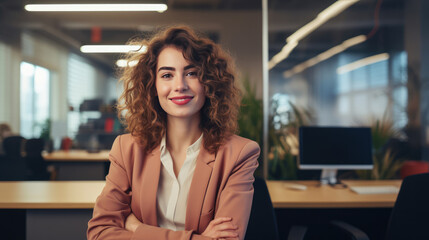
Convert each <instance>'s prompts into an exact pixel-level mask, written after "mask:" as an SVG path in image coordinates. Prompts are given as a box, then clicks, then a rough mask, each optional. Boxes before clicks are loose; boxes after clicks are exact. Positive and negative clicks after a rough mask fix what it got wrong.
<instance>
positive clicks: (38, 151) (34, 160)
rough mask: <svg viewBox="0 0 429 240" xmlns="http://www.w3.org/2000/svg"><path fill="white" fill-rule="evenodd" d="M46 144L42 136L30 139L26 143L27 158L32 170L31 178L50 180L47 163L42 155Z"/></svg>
mask: <svg viewBox="0 0 429 240" xmlns="http://www.w3.org/2000/svg"><path fill="white" fill-rule="evenodd" d="M44 146H45V141H44V140H43V139H40V138H33V139H28V140H27V141H26V143H25V152H26V157H25V160H26V163H27V167H28V168H29V170H30V176H29V180H49V173H48V172H47V170H46V165H47V164H46V162H45V160H44V159H43V156H42V151H43V148H44Z"/></svg>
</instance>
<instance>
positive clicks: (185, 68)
mask: <svg viewBox="0 0 429 240" xmlns="http://www.w3.org/2000/svg"><path fill="white" fill-rule="evenodd" d="M194 67H195V66H194V65H192V64H189V65H188V66H186V67H184V68H183V70H188V69H190V68H194Z"/></svg>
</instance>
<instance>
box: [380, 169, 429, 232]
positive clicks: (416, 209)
mask: <svg viewBox="0 0 429 240" xmlns="http://www.w3.org/2000/svg"><path fill="white" fill-rule="evenodd" d="M428 187H429V173H424V174H418V175H412V176H408V177H406V178H405V179H404V180H403V183H402V187H401V190H400V191H399V195H398V199H397V200H396V203H395V207H394V208H393V211H392V215H391V217H390V222H389V226H388V228H387V238H386V239H388V240H397V239H429V231H428V226H429V204H428V203H429V191H428V189H429V188H428Z"/></svg>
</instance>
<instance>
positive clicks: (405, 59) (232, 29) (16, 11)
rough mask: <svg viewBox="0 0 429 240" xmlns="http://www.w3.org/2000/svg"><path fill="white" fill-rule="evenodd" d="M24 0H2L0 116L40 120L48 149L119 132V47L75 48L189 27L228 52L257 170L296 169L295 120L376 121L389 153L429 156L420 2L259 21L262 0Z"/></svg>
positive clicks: (428, 6)
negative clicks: (64, 5)
mask: <svg viewBox="0 0 429 240" xmlns="http://www.w3.org/2000/svg"><path fill="white" fill-rule="evenodd" d="M97 1H98V0H97ZM27 2H38V1H24V0H0V122H5V123H8V124H10V125H11V127H12V130H13V132H15V133H17V134H20V135H22V136H24V137H25V138H37V137H40V136H41V134H43V132H44V127H46V124H47V120H49V122H50V138H51V139H52V140H53V142H54V148H59V146H60V141H61V139H62V138H64V137H70V138H71V139H73V141H74V144H75V145H74V147H76V148H79V147H81V148H83V146H87V145H88V142H86V141H89V140H90V139H91V138H92V137H93V136H96V138H97V140H98V141H99V142H100V143H99V144H100V145H101V146H102V147H106V148H108V147H109V144H108V142H109V141H111V139H112V137H113V138H114V136H116V135H118V134H120V133H122V132H123V128H122V127H120V126H118V125H116V119H115V120H114V123H113V124H112V123H109V124H110V127H109V128H107V127H106V126H104V125H103V124H106V121H105V120H106V118H109V119H110V118H114V117H112V116H114V115H115V114H114V110H113V108H112V106H113V105H114V103H115V100H116V99H117V97H118V95H119V94H120V91H121V86H120V84H118V82H117V71H118V69H119V68H120V66H118V65H117V60H119V59H120V58H121V54H118V53H84V52H82V51H81V46H83V45H101V44H126V43H127V42H128V41H129V40H130V39H132V38H145V37H147V36H150V34H151V33H152V32H154V31H156V30H157V29H158V28H160V27H163V26H168V25H172V24H186V25H189V26H191V27H193V28H195V29H196V30H197V31H200V32H202V33H204V34H206V35H207V36H209V37H210V38H211V39H212V40H214V41H215V42H217V43H219V44H221V45H222V46H223V47H224V48H225V49H227V50H228V51H229V52H230V53H231V55H232V56H233V57H234V58H235V60H236V67H237V70H238V73H239V74H238V79H239V80H240V82H241V83H242V85H243V89H247V90H249V89H250V91H247V92H246V93H245V95H244V96H245V100H246V101H247V102H246V103H247V104H246V105H245V106H244V107H243V118H245V119H251V121H241V122H240V128H241V135H243V136H246V137H249V138H252V139H254V140H256V141H258V142H259V143H260V144H261V145H263V146H265V147H264V148H263V149H264V151H265V152H264V154H263V155H262V156H263V157H262V158H261V161H262V162H263V164H261V166H265V168H266V170H265V171H266V177H268V178H272V179H296V178H299V175H298V173H297V171H295V169H296V155H297V127H299V126H301V125H316V126H372V127H373V129H375V127H376V126H379V127H380V128H381V129H383V130H385V131H384V132H383V133H385V134H387V135H388V139H389V141H388V143H387V144H388V146H391V148H392V149H395V150H396V152H395V154H396V155H395V156H393V157H392V156H391V161H392V162H395V161H398V162H403V161H405V160H418V161H429V151H428V148H429V106H428V104H429V85H428V81H429V69H428V68H427V67H425V66H428V65H429V46H428V45H427V44H425V43H426V42H428V41H429V28H428V27H427V23H428V22H429V19H428V18H429V16H428V15H427V14H424V13H426V12H428V11H429V2H428V1H425V0H360V1H358V0H356V1H355V0H342V1H335V0H287V1H283V0H268V1H267V11H266V13H267V17H268V18H267V20H268V22H267V25H266V26H265V25H264V24H263V16H264V15H263V10H264V9H263V8H262V1H260V0H206V1H201V0H168V1H166V3H167V6H168V9H167V10H166V11H164V12H124V13H117V12H116V13H114V12H107V13H106V12H102V13H100V12H95V13H94V12H29V11H26V10H24V4H25V3H27ZM40 2H41V1H40ZM51 2H52V1H51ZM72 2H73V1H72ZM75 2H79V1H78V0H75ZM98 2H100V1H98ZM103 2H104V1H103ZM140 2H141V1H140ZM339 2H340V3H339ZM265 34H266V35H265ZM264 36H266V37H267V38H265V39H268V41H267V42H264V41H263V39H264ZM264 44H265V46H266V50H267V52H266V53H267V58H266V59H264V51H263V50H264ZM264 66H265V67H264ZM264 73H268V74H264ZM264 75H265V76H268V78H266V77H265V78H264ZM264 81H265V83H267V84H265V85H264ZM244 86H247V87H244ZM264 86H265V87H266V86H268V89H267V88H264ZM264 91H266V93H268V94H265V93H264ZM263 106H265V109H264V108H263ZM264 117H265V119H267V120H268V121H265V122H263V119H264ZM100 119H101V120H102V121H101V123H100V121H98V120H100ZM246 122H247V123H251V125H249V124H247V125H246ZM263 126H266V129H267V131H265V132H264V131H263ZM264 135H265V137H264ZM383 136H385V135H383ZM103 139H107V140H103ZM103 141H105V142H103ZM106 142H107V143H106ZM79 143H80V145H79ZM103 144H104V145H103ZM385 152H386V151H385ZM383 156H385V155H383ZM290 169H292V170H293V171H290ZM354 176H355V177H356V176H358V177H359V174H357V175H354ZM360 176H362V177H363V178H375V177H376V176H374V175H371V174H369V175H368V174H366V175H365V174H362V173H361V175H360ZM391 177H397V174H396V175H395V174H394V175H392V176H391Z"/></svg>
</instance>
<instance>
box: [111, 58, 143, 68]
mask: <svg viewBox="0 0 429 240" xmlns="http://www.w3.org/2000/svg"><path fill="white" fill-rule="evenodd" d="M137 63H138V61H137V60H133V61H128V60H125V59H119V60H118V61H116V66H118V67H133V66H135V65H137Z"/></svg>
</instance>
